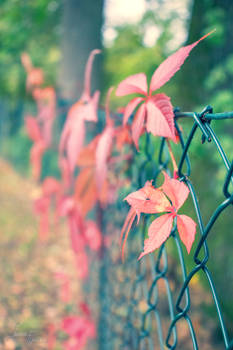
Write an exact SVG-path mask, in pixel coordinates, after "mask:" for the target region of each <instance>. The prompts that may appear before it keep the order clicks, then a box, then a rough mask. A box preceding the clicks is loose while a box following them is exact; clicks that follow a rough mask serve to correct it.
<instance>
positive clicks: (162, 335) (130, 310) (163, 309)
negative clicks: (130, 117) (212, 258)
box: [98, 106, 233, 350]
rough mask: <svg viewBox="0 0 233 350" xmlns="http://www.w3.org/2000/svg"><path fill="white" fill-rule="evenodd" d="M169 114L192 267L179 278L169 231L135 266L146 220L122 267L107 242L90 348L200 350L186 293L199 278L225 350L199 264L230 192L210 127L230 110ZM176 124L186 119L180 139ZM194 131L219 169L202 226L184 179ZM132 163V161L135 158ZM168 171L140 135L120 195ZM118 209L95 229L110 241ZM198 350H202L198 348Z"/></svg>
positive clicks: (119, 219) (163, 153) (232, 198)
mask: <svg viewBox="0 0 233 350" xmlns="http://www.w3.org/2000/svg"><path fill="white" fill-rule="evenodd" d="M174 113H175V127H176V130H177V133H178V135H179V137H180V153H179V156H178V159H179V163H178V175H179V179H180V181H183V182H184V183H185V184H186V185H187V186H188V188H189V190H190V194H191V198H192V203H193V204H192V205H193V208H194V211H195V214H196V217H194V216H193V219H194V220H195V221H196V222H197V224H198V226H199V230H198V233H197V235H196V241H198V242H197V246H196V248H195V250H194V249H193V250H192V252H191V254H192V256H191V257H189V259H192V260H193V264H194V267H193V268H192V269H191V271H189V272H187V270H188V269H187V261H186V255H184V254H183V247H182V246H181V244H180V240H179V238H178V235H177V229H176V226H175V227H174V228H173V230H172V232H171V235H170V237H169V239H168V240H167V241H166V242H165V243H164V244H163V245H162V246H161V247H160V249H159V250H158V251H157V252H156V253H152V254H149V255H148V256H146V257H145V258H143V259H142V260H141V261H137V258H138V256H139V253H140V252H141V251H142V247H143V241H144V238H145V234H146V232H147V227H148V224H149V221H148V220H150V219H148V217H144V218H143V222H142V223H141V224H140V225H139V226H136V227H134V228H133V229H132V230H131V231H132V232H131V233H130V238H129V242H128V245H127V253H126V259H125V262H124V263H122V262H121V259H120V254H119V251H120V248H119V245H118V237H116V236H114V238H113V245H112V246H111V249H107V248H106V249H104V251H103V252H102V254H103V259H102V260H101V262H100V269H99V271H100V274H99V293H98V297H99V302H100V309H99V314H100V315H99V323H98V324H99V328H98V348H99V349H101V350H105V349H108V350H109V349H117V350H118V349H121V350H126V349H130V350H134V349H142V350H144V349H145V350H147V349H148V350H152V349H153V350H155V349H182V350H186V349H194V350H197V349H200V344H199V333H200V329H199V327H200V326H199V325H198V324H197V325H196V324H195V323H196V322H195V321H193V319H192V293H191V292H192V286H193V284H194V283H192V282H193V281H195V278H196V276H197V274H200V273H202V274H204V276H205V278H206V281H207V282H208V288H209V291H210V293H211V295H212V304H213V305H214V306H215V313H216V315H217V318H218V322H219V327H220V329H221V339H222V344H221V349H228V350H230V349H233V339H230V335H229V334H228V330H227V327H226V325H225V323H224V319H223V313H222V309H221V305H220V301H219V299H218V295H217V292H216V287H215V284H214V281H213V278H212V275H211V272H210V270H209V268H208V266H207V265H208V260H209V249H208V238H209V235H210V234H211V232H212V231H213V230H214V225H215V223H216V221H217V220H218V219H219V217H220V216H221V214H222V213H223V212H224V210H225V209H226V208H227V207H229V206H230V205H231V204H232V203H233V194H232V193H231V187H230V185H231V183H233V176H232V174H233V162H232V163H230V161H229V160H228V158H227V156H226V154H225V152H224V150H223V148H222V146H221V143H220V141H219V139H218V137H217V136H216V134H215V132H214V129H213V127H212V125H211V121H212V120H219V122H221V121H222V120H224V119H229V118H233V112H229V113H218V114H214V113H213V111H212V108H211V107H210V106H207V107H206V108H205V109H204V110H203V111H202V112H201V113H182V112H180V111H179V110H178V109H176V110H175V111H174ZM179 118H191V119H192V127H191V131H190V132H189V134H188V136H187V137H186V140H185V139H184V137H183V134H182V131H181V128H180V127H179V126H178V123H177V121H178V119H179ZM198 130H200V131H201V135H202V136H201V142H202V144H203V147H205V144H206V143H208V142H212V143H213V144H214V145H215V151H216V152H217V153H218V154H219V157H220V158H221V160H222V163H223V166H224V167H225V168H226V178H225V182H224V183H223V185H222V193H223V201H222V203H221V204H220V205H218V206H216V209H215V210H214V212H213V213H212V216H211V217H210V219H209V221H208V222H207V224H204V222H205V221H206V218H204V220H203V217H202V213H201V210H200V205H199V201H198V197H197V193H198V188H195V187H194V185H193V184H192V182H191V181H190V176H191V173H192V169H191V161H192V154H191V156H190V153H192V151H191V150H192V144H193V143H194V140H195V142H196V140H197V137H199V136H198V135H197V132H198ZM177 147H178V146H177ZM190 151H191V152H190ZM135 157H137V155H136V152H135ZM137 164H138V163H137ZM169 167H170V158H169V152H168V149H167V145H166V142H165V139H163V138H162V139H161V142H160V150H159V152H158V156H157V159H156V158H155V150H154V149H153V143H152V142H151V136H150V135H147V136H146V142H145V148H144V154H143V157H142V161H141V163H140V167H137V168H132V169H131V171H132V172H131V178H132V187H131V190H129V191H128V193H130V192H131V191H135V190H137V189H139V188H140V187H142V186H143V185H144V183H145V181H146V180H151V179H153V180H154V184H155V185H156V183H157V180H158V178H159V175H160V174H161V172H162V171H163V170H165V171H167V172H169ZM122 206H123V205H122V201H121V202H118V203H117V204H116V206H113V207H111V208H110V209H108V210H107V211H105V212H104V218H103V227H104V228H105V234H106V235H111V234H113V235H115V231H114V228H113V225H112V222H114V225H115V226H118V227H120V226H122V224H123V221H124V219H125V215H126V214H125V213H126V211H125V210H124V209H125V208H123V209H122ZM116 212H118V215H116ZM110 219H111V220H110ZM229 239H230V238H229ZM171 250H172V251H173V252H174V251H175V252H176V254H175V255H177V257H178V259H177V258H176V259H174V257H172V256H174V254H172V256H171V254H170V251H171ZM191 254H190V255H191ZM177 276H178V277H179V276H181V278H178V277H177ZM230 287H232V286H229V288H230ZM183 333H185V338H184V336H183ZM181 335H182V337H181ZM201 349H204V346H202V347H201Z"/></svg>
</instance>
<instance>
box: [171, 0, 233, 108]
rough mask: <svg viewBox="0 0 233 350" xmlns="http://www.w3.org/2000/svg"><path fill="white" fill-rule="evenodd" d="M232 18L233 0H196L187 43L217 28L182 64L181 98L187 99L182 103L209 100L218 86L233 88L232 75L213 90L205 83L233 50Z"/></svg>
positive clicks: (200, 102)
mask: <svg viewBox="0 0 233 350" xmlns="http://www.w3.org/2000/svg"><path fill="white" fill-rule="evenodd" d="M232 18H233V1H232V0H224V1H223V0H202V1H200V0H194V1H193V5H192V11H191V19H190V25H189V35H188V40H187V44H189V43H192V42H194V41H196V40H198V39H199V38H200V37H201V36H202V35H204V34H206V33H207V32H208V31H211V30H213V29H215V28H216V32H215V33H213V34H212V35H211V37H208V38H207V39H205V40H204V41H203V42H201V43H200V44H199V45H198V47H196V48H195V49H194V50H193V51H192V53H191V57H190V59H188V60H187V62H185V64H184V67H182V72H181V75H180V77H181V81H179V84H180V98H181V99H182V100H183V101H184V102H182V101H179V103H178V104H180V105H182V107H185V108H192V107H194V106H197V105H199V104H203V103H205V102H206V103H208V99H210V97H211V96H212V95H213V93H215V91H216V90H218V89H221V88H226V89H228V88H231V89H232V77H231V78H230V79H225V81H224V82H223V81H222V82H221V84H222V85H219V86H216V88H215V89H211V91H210V90H208V87H206V85H205V84H204V82H205V79H206V78H207V77H208V75H209V73H210V72H211V71H212V70H213V69H214V68H215V67H216V66H218V65H219V64H220V63H221V65H223V64H224V63H225V62H226V60H227V59H228V58H229V56H230V55H231V54H232V53H233V31H232ZM188 79H190V81H189V80H188ZM219 83H220V82H219Z"/></svg>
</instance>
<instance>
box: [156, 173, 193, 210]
mask: <svg viewBox="0 0 233 350" xmlns="http://www.w3.org/2000/svg"><path fill="white" fill-rule="evenodd" d="M163 175H164V183H163V185H162V190H163V191H164V193H165V194H166V195H167V196H168V198H169V199H170V200H171V201H172V204H173V206H174V207H175V209H176V210H178V209H179V208H180V207H181V206H182V205H183V204H184V202H185V200H186V199H187V197H188V195H189V188H188V187H187V186H186V185H185V184H184V183H183V182H180V181H178V180H175V179H171V178H170V176H169V175H168V174H167V173H165V171H163Z"/></svg>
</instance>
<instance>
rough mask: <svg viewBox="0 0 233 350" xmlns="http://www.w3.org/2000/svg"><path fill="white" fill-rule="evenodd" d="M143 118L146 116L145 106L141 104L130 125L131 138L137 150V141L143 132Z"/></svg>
mask: <svg viewBox="0 0 233 350" xmlns="http://www.w3.org/2000/svg"><path fill="white" fill-rule="evenodd" d="M145 116H146V106H145V104H142V105H141V106H140V107H139V108H138V110H137V112H136V114H135V117H134V120H133V124H132V138H133V141H134V144H135V146H136V148H137V150H139V147H138V140H139V137H140V136H141V134H142V131H143V125H144V120H145Z"/></svg>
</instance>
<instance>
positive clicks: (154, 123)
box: [146, 98, 175, 139]
mask: <svg viewBox="0 0 233 350" xmlns="http://www.w3.org/2000/svg"><path fill="white" fill-rule="evenodd" d="M160 102H161V101H160ZM165 103H166V105H167V106H166V107H167V109H165V110H164V108H163V109H161V108H160V107H159V106H158V100H155V98H153V99H150V100H148V102H147V103H146V108H147V123H146V128H147V131H148V132H151V133H152V134H153V135H154V136H156V135H158V136H163V137H169V138H171V139H174V137H175V128H174V125H173V123H174V122H173V118H174V117H173V113H172V107H171V104H170V102H169V100H167V101H166V102H165ZM166 107H165V108H166ZM171 113H172V114H171ZM171 126H172V127H171Z"/></svg>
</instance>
